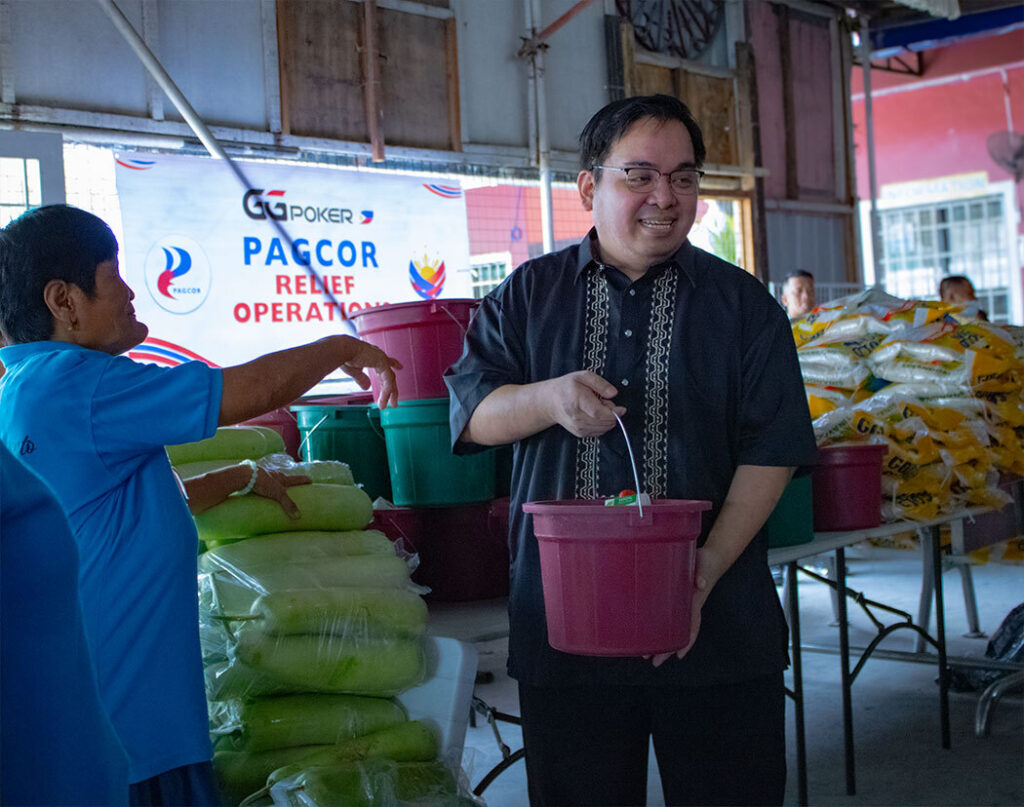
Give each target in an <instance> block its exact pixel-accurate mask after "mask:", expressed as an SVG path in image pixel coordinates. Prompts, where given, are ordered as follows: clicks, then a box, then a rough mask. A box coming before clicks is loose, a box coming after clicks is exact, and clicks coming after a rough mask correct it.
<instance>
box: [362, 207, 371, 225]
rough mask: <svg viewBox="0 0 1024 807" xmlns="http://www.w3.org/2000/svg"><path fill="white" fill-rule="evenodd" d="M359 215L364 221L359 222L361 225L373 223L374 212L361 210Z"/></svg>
mask: <svg viewBox="0 0 1024 807" xmlns="http://www.w3.org/2000/svg"><path fill="white" fill-rule="evenodd" d="M359 214H360V215H361V216H362V217H363V220H362V221H361V222H359V223H360V224H369V223H370V222H371V221H373V211H372V210H360V211H359Z"/></svg>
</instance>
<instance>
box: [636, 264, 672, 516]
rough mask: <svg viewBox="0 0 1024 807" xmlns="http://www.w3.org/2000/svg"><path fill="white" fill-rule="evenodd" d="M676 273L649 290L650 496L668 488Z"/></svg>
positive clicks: (667, 274) (647, 422) (647, 469)
mask: <svg viewBox="0 0 1024 807" xmlns="http://www.w3.org/2000/svg"><path fill="white" fill-rule="evenodd" d="M677 284H678V274H677V272H676V271H674V269H672V268H669V269H667V270H665V271H664V272H662V273H661V275H660V276H659V277H658V278H657V280H655V281H654V288H653V289H652V290H651V293H652V302H651V325H650V330H649V331H648V335H647V360H646V362H645V368H644V369H645V374H646V376H647V378H646V391H647V392H646V396H645V399H644V451H643V457H644V459H643V467H644V476H645V477H646V478H645V480H644V482H645V483H646V484H645V486H644V488H645V490H646V492H647V493H649V494H650V495H651V498H652V499H657V498H661V497H664V496H665V495H666V493H667V491H668V419H669V412H668V397H669V396H668V393H669V357H670V356H671V354H672V331H673V324H674V323H675V311H676V286H677Z"/></svg>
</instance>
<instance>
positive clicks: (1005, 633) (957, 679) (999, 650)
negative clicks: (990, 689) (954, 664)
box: [949, 602, 1024, 692]
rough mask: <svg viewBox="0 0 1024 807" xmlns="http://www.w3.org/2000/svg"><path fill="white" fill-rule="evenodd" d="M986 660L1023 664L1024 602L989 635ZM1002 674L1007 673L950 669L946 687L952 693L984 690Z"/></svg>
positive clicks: (980, 669)
mask: <svg viewBox="0 0 1024 807" xmlns="http://www.w3.org/2000/svg"><path fill="white" fill-rule="evenodd" d="M985 658H990V659H995V660H997V661H1012V662H1016V663H1018V664H1024V602H1022V603H1021V604H1020V605H1018V606H1017V607H1016V608H1014V609H1013V610H1011V611H1010V613H1008V614H1007V615H1006V618H1005V619H1004V620H1003V621H1002V624H1000V625H999V627H998V628H997V629H996V632H995V633H993V634H992V638H991V639H989V641H988V646H987V647H986V648H985ZM1005 675H1009V672H1008V671H1007V670H986V669H983V668H980V667H979V668H974V667H971V668H968V669H966V670H953V671H952V672H951V673H950V677H949V688H950V689H952V690H953V691H954V692H974V691H976V690H979V689H985V688H986V687H987V686H988V685H989V684H991V683H993V682H994V681H998V680H999V679H1000V678H1002V677H1003V676H1005Z"/></svg>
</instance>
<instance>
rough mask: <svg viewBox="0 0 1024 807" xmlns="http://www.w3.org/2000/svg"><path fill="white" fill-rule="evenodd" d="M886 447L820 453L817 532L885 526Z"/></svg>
mask: <svg viewBox="0 0 1024 807" xmlns="http://www.w3.org/2000/svg"><path fill="white" fill-rule="evenodd" d="M887 452H888V448H887V447H886V446H878V445H866V444H861V445H839V446H828V447H827V448H821V449H819V450H818V464H817V467H815V469H814V476H813V483H812V487H813V489H814V529H815V530H817V531H821V532H840V531H844V530H861V529H867V528H869V527H877V526H878V525H879V524H881V523H882V458H883V457H884V456H885V455H886V453H887Z"/></svg>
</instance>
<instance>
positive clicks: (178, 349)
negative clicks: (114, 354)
mask: <svg viewBox="0 0 1024 807" xmlns="http://www.w3.org/2000/svg"><path fill="white" fill-rule="evenodd" d="M128 358H129V359H134V360H135V361H141V362H146V363H148V364H162V365H163V366H164V367H177V366H178V365H179V364H184V363H185V362H189V361H201V362H203V363H204V364H208V365H210V367H217V365H216V364H214V363H213V362H212V361H210V360H209V359H204V358H203V357H202V356H200V355H199V354H198V353H194V352H193V351H191V350H189V349H188V348H187V347H182V346H181V345H176V344H174V342H168V341H167V340H166V339H157V338H156V337H155V336H150V337H149V338H148V339H146V341H145V342H143V343H142V344H141V345H138V346H136V347H134V348H132V349H131V350H129V351H128Z"/></svg>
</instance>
